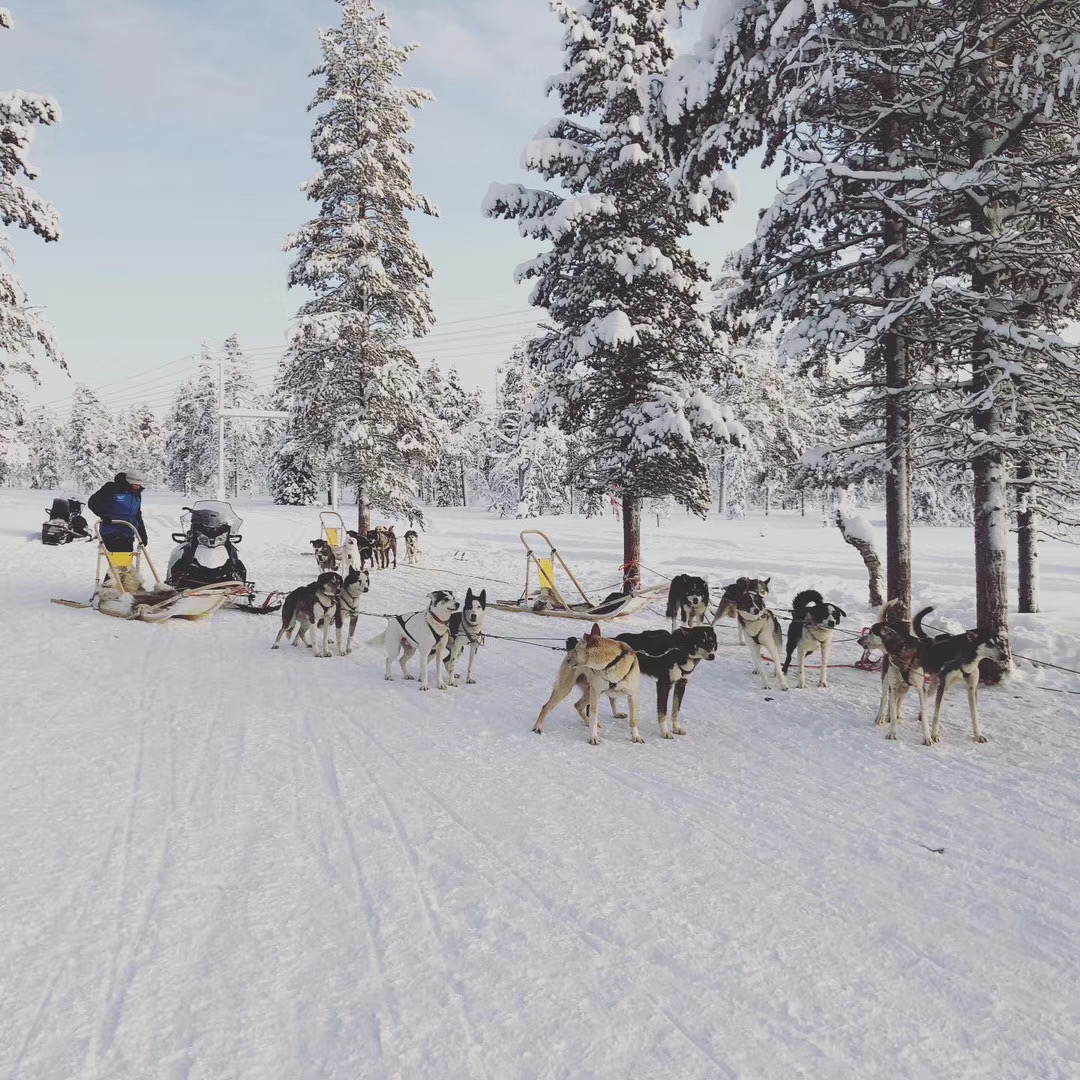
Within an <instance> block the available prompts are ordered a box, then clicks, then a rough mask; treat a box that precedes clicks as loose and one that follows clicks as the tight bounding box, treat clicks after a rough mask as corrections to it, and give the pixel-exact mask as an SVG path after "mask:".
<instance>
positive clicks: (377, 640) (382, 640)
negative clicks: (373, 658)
mask: <svg viewBox="0 0 1080 1080" xmlns="http://www.w3.org/2000/svg"><path fill="white" fill-rule="evenodd" d="M368 644H369V645H385V644H386V631H385V630H384V631H383V632H382V633H381V634H379V635H378V636H377V637H373V638H372V639H371V640H370V641H369V642H368Z"/></svg>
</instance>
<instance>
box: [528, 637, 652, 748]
mask: <svg viewBox="0 0 1080 1080" xmlns="http://www.w3.org/2000/svg"><path fill="white" fill-rule="evenodd" d="M575 686H580V687H581V689H582V690H583V691H584V693H583V694H582V695H581V697H580V698H579V699H578V700H577V701H575V702H574V708H575V709H577V711H578V715H579V716H580V717H581V719H582V720H583V721H584V722H585V725H586V726H587V727H588V729H589V743H590V744H591V745H592V746H596V745H598V744H599V742H600V738H599V736H598V735H597V733H596V729H597V726H598V716H597V713H598V709H597V706H598V705H599V702H600V698H601V696H602V695H605V694H606V695H607V696H608V697H609V698H614V697H625V698H626V700H627V708H628V712H629V713H630V738H631V739H632V740H633V741H634V742H636V743H643V742H644V741H645V740H644V739H643V738H642V737H641V732H640V731H639V730H638V722H637V703H638V691H639V689H640V686H641V667H640V666H639V664H638V658H637V653H635V652H634V650H633V649H631V648H630V646H629V645H627V644H625V643H624V642H621V641H613V640H611V639H610V638H605V637H601V636H600V624H599V623H593V627H592V630H590V631H589V633H587V634H586V635H585V636H584V637H583V638H582V639H581V640H580V641H578V640H577V639H576V638H567V640H566V657H565V659H564V660H563V662H562V663H561V664H560V665H559V673H558V675H557V676H556V678H555V685H554V687H553V688H552V690H551V697H549V698H548V699H547V701H545V702H544V706H543V708H542V709H541V710H540V715H539V716H538V717H537V718H536V723H535V724H533V731H535V732H536V734H537V735H542V734H543V733H544V721H545V720H546V719H547V716H548V713H550V712H551V710H552V709H554V708H555V706H556V705H558V704H559V702H560V701H562V700H563V698H565V697H566V696H567V695H568V694H569V693H570V691H571V690H573V689H574V687H575ZM612 708H613V709H614V703H613V704H612Z"/></svg>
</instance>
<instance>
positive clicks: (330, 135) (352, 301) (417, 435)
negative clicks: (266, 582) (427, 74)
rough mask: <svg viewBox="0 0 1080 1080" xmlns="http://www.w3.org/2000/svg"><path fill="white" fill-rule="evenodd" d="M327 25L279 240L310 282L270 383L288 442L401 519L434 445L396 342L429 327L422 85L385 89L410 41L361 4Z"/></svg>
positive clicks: (413, 370)
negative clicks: (397, 37)
mask: <svg viewBox="0 0 1080 1080" xmlns="http://www.w3.org/2000/svg"><path fill="white" fill-rule="evenodd" d="M339 3H341V7H342V20H341V25H340V26H338V27H336V28H334V29H332V30H326V31H323V33H322V34H321V45H322V54H323V57H322V61H321V62H320V63H319V65H318V66H317V67H316V68H315V70H314V72H313V75H315V76H317V77H318V78H320V79H321V80H322V85H321V86H320V87H319V89H318V91H317V92H316V94H315V97H314V99H313V101H312V103H311V106H310V107H311V109H313V110H319V113H318V117H317V119H316V121H315V126H314V130H313V131H312V136H311V149H312V156H313V157H314V158H315V161H316V162H317V164H318V171H317V172H316V174H315V176H314V177H312V178H311V179H310V180H309V181H307V183H306V184H305V185H304V191H305V193H306V194H307V197H308V198H309V199H311V200H312V201H313V202H315V203H318V205H319V213H318V216H317V217H315V218H313V219H312V220H311V221H309V222H308V223H307V224H306V225H304V226H303V227H302V228H301V229H300V230H299V231H298V232H297V233H295V234H293V235H292V236H290V237H288V238H287V240H286V242H285V249H286V250H288V251H294V252H295V253H296V257H295V259H294V261H293V263H292V266H291V268H290V271H289V285H290V286H295V287H301V288H305V289H308V290H310V292H312V293H313V294H314V297H313V299H311V300H309V301H307V302H306V303H304V304H303V305H302V306H301V308H300V311H299V315H298V318H297V321H296V325H295V327H294V330H293V333H292V337H291V342H290V351H289V355H288V358H287V363H286V365H285V369H284V371H283V373H282V379H281V381H280V383H279V386H280V389H281V390H282V392H283V393H284V394H285V395H286V396H287V399H288V400H289V402H290V408H291V410H292V412H293V423H292V428H291V430H292V443H293V444H294V445H296V446H298V447H299V448H300V449H301V450H302V451H303V453H304V454H313V453H315V452H319V453H325V455H326V457H327V465H328V467H330V468H332V469H336V470H337V471H338V472H339V473H340V474H341V475H342V477H343V478H345V479H346V480H347V481H348V482H349V483H351V484H353V485H354V486H355V487H356V489H357V503H358V507H359V511H358V516H359V524H360V527H361V528H362V529H363V528H367V527H368V526H369V525H370V521H369V508H370V507H373V506H374V507H378V508H379V509H381V510H383V511H385V512H387V513H388V514H390V515H391V516H400V517H406V518H408V519H409V520H415V519H417V518H419V517H420V516H421V515H420V513H419V511H418V510H417V508H416V506H415V502H414V491H413V486H412V483H411V481H412V478H413V477H414V476H415V475H416V473H417V471H418V469H419V468H420V467H421V466H422V465H423V463H424V462H425V461H430V460H431V459H432V457H433V456H434V452H435V449H436V441H435V435H434V432H435V426H434V424H433V419H432V417H431V415H430V413H428V412H427V410H426V409H425V408H424V397H423V391H422V387H421V380H420V369H419V366H418V365H417V363H416V360H415V358H414V357H413V354H412V353H411V351H410V350H409V349H408V348H407V347H406V346H405V345H404V344H402V339H404V338H408V337H411V336H419V335H422V334H424V333H426V332H427V330H428V329H429V327H430V325H431V321H432V316H431V304H430V300H429V296H428V282H429V279H430V278H431V274H432V270H431V266H430V265H429V263H428V261H427V259H425V258H424V256H423V254H422V253H421V252H420V250H419V248H418V247H417V245H416V243H415V241H414V240H413V238H412V236H411V233H410V229H409V222H408V217H407V215H408V213H409V212H410V211H418V212H420V213H424V214H431V215H434V214H435V208H434V207H433V206H432V205H431V203H430V202H428V200H427V199H425V198H424V197H423V196H421V195H418V194H417V193H416V191H415V190H414V188H413V181H412V169H411V166H410V162H409V155H410V154H411V153H412V151H413V147H412V144H411V143H410V142H409V139H408V133H409V131H410V129H411V127H412V116H411V110H413V109H418V108H420V107H421V106H422V105H424V104H425V103H426V102H428V101H430V100H431V95H430V94H428V93H427V92H425V91H422V90H414V89H409V88H405V87H400V86H398V85H397V79H398V77H399V76H400V74H401V70H402V67H403V65H404V64H405V61H406V60H407V59H408V57H409V54H410V52H412V49H413V47H412V46H406V47H404V48H396V47H395V46H394V45H393V44H392V43H391V41H390V34H389V27H388V24H387V21H386V17H385V15H381V14H377V13H376V11H375V7H374V4H373V3H372V2H371V0H339Z"/></svg>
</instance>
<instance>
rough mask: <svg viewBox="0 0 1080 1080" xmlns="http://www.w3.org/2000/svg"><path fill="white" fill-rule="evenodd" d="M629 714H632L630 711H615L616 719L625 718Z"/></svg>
mask: <svg viewBox="0 0 1080 1080" xmlns="http://www.w3.org/2000/svg"><path fill="white" fill-rule="evenodd" d="M629 715H630V714H629V713H625V712H617V713H615V719H616V720H625V719H626V718H627V717H628V716H629Z"/></svg>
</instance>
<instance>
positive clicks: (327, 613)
mask: <svg viewBox="0 0 1080 1080" xmlns="http://www.w3.org/2000/svg"><path fill="white" fill-rule="evenodd" d="M341 584H342V583H341V575H340V574H337V573H334V572H333V571H327V572H326V573H324V574H320V575H319V576H318V578H317V579H316V580H315V581H313V582H311V584H310V585H301V586H300V588H299V589H293V591H292V592H291V593H289V595H288V596H286V597H285V603H284V604H282V605H281V629H280V630H279V631H278V635H277V637H276V638H274V644H273V645H271V646H270V648H271V649H276V648H277V647H278V644H279V642H280V641H281V639H282V638H283V637H284V638H285V640H286V641H288V639H289V634H290V633H292V632H293V631H294V630H295V631H296V633H295V634H294V636H293V639H292V643H293V644H294V645H299V644H300V643H301V642H303V643H304V644H305V645H311V647H312V648H313V649H314V651H315V655H316V656H329V655H330V649H329V637H330V623H331V622H333V620H334V613H335V612H336V611H337V606H338V596H339V594H340V593H341ZM320 629H321V630H322V650H321V651H320V650H319V648H318V646H317V645H315V643H314V642H313V641H308V639H307V634H308V630H315V631H316V632H318V631H319V630H320Z"/></svg>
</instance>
